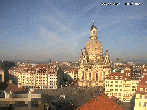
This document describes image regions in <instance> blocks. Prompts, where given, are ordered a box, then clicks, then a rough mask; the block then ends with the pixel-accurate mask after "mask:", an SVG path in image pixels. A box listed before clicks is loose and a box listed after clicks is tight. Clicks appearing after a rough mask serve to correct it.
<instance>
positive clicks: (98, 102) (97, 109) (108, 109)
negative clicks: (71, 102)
mask: <svg viewBox="0 0 147 110" xmlns="http://www.w3.org/2000/svg"><path fill="white" fill-rule="evenodd" d="M77 110H124V109H123V108H122V107H121V106H120V105H118V104H117V103H115V102H114V101H113V100H111V99H110V98H109V97H108V96H107V95H105V94H101V95H100V96H98V97H96V98H94V99H92V100H91V101H89V102H88V103H86V104H84V105H82V106H81V107H78V108H77Z"/></svg>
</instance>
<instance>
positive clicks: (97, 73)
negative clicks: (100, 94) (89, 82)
mask: <svg viewBox="0 0 147 110" xmlns="http://www.w3.org/2000/svg"><path fill="white" fill-rule="evenodd" d="M96 81H98V72H97V73H96Z"/></svg>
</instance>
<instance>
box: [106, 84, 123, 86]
mask: <svg viewBox="0 0 147 110" xmlns="http://www.w3.org/2000/svg"><path fill="white" fill-rule="evenodd" d="M107 86H108V87H113V85H109V84H108V85H107V84H106V87H107ZM115 87H122V85H115Z"/></svg>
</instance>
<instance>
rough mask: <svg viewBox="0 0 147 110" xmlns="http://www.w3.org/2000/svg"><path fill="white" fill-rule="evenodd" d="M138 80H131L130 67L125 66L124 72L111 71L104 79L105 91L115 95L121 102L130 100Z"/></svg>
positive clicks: (110, 95) (109, 94)
mask: <svg viewBox="0 0 147 110" xmlns="http://www.w3.org/2000/svg"><path fill="white" fill-rule="evenodd" d="M138 83H139V80H131V69H130V68H125V70H124V73H111V74H110V75H107V77H106V79H105V93H106V94H107V95H108V96H109V97H112V96H115V97H117V98H119V99H120V100H121V101H123V102H130V100H131V99H132V97H133V96H134V95H135V92H136V90H137V87H138Z"/></svg>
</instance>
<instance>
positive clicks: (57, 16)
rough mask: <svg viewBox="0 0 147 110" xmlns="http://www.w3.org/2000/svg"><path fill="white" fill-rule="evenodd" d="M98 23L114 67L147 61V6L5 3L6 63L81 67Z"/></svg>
mask: <svg viewBox="0 0 147 110" xmlns="http://www.w3.org/2000/svg"><path fill="white" fill-rule="evenodd" d="M118 1H120V5H118V6H114V5H110V6H108V5H107V6H104V5H102V3H103V2H105V3H114V2H116V3H117V2H118ZM125 3H134V4H135V3H141V5H138V6H135V5H132V6H126V5H125ZM93 20H94V21H95V25H96V27H97V29H98V39H99V41H101V42H102V45H103V49H104V52H105V50H106V49H108V50H109V53H110V59H111V60H112V61H113V60H114V59H115V58H116V57H117V56H118V54H119V57H120V58H121V59H122V60H147V0H0V42H1V43H0V47H1V48H0V60H34V61H48V60H49V58H51V59H52V60H54V61H78V60H79V57H80V54H81V52H80V51H81V49H83V48H84V47H85V46H86V42H88V41H89V37H90V28H91V25H92V22H93Z"/></svg>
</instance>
